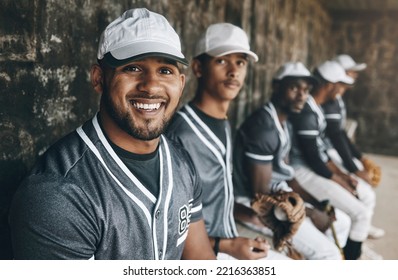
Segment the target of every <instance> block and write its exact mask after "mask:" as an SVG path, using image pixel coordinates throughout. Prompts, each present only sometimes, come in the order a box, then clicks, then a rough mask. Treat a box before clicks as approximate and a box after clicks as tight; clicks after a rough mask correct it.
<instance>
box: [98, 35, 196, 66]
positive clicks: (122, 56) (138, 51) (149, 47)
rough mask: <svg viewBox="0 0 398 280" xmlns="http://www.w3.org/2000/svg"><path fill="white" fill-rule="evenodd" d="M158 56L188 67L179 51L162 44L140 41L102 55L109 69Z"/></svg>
mask: <svg viewBox="0 0 398 280" xmlns="http://www.w3.org/2000/svg"><path fill="white" fill-rule="evenodd" d="M151 56H158V57H164V58H167V59H171V60H175V61H177V62H180V63H182V64H184V65H188V64H189V62H188V60H187V59H186V58H185V57H184V55H183V54H182V53H181V51H180V50H178V49H176V48H175V47H172V46H170V45H169V44H165V43H162V42H156V41H141V42H136V43H133V44H130V45H127V46H124V47H121V48H118V49H115V50H112V51H110V52H108V53H106V54H105V55H104V60H105V62H106V63H107V64H108V65H109V66H111V67H118V66H121V65H124V64H126V63H128V62H130V61H135V60H138V59H142V58H146V57H151Z"/></svg>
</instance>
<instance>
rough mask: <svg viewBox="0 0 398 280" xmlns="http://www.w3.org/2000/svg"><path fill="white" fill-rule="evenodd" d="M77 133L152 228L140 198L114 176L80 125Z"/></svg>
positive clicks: (149, 216) (149, 215)
mask: <svg viewBox="0 0 398 280" xmlns="http://www.w3.org/2000/svg"><path fill="white" fill-rule="evenodd" d="M76 132H77V134H79V136H80V138H82V139H83V141H84V142H85V143H86V144H87V146H88V147H89V148H90V150H91V151H92V152H93V153H94V154H95V156H96V157H97V158H98V160H99V161H100V162H101V164H102V165H103V166H104V168H105V170H106V171H107V172H108V173H109V175H110V176H111V177H112V178H113V179H114V180H115V182H116V183H117V184H118V185H119V187H120V188H121V189H122V190H123V191H124V192H125V193H126V194H127V195H128V197H130V198H131V200H133V201H134V202H135V203H136V204H137V205H138V206H139V207H140V208H141V210H142V211H143V212H144V214H145V217H146V219H147V222H148V224H149V227H150V228H152V222H151V221H152V217H151V214H150V213H149V211H148V209H147V208H146V207H145V205H144V204H143V203H142V201H141V200H139V199H138V198H137V197H136V196H135V195H134V194H132V193H131V192H130V191H129V190H128V189H126V188H125V187H124V186H123V184H122V183H120V181H119V180H118V179H117V178H116V176H115V175H113V173H112V172H111V171H110V170H109V168H108V166H107V165H106V163H105V161H104V159H103V158H102V157H101V155H100V152H99V151H98V149H97V148H96V147H95V146H94V144H93V142H91V140H90V139H89V138H88V136H87V135H86V133H85V132H84V131H83V128H82V127H79V128H77V129H76Z"/></svg>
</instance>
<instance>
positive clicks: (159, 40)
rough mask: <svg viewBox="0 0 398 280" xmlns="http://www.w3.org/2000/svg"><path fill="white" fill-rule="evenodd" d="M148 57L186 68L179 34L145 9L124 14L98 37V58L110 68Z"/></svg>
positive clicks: (164, 20)
mask: <svg viewBox="0 0 398 280" xmlns="http://www.w3.org/2000/svg"><path fill="white" fill-rule="evenodd" d="M148 56H160V57H165V58H168V59H172V60H175V61H178V62H181V63H182V64H184V65H188V61H187V60H186V59H185V56H184V55H183V54H182V52H181V42H180V38H179V36H178V34H177V33H176V32H175V30H174V29H173V27H171V25H170V24H169V22H168V21H167V20H166V18H165V17H163V16H162V15H160V14H157V13H154V12H151V11H149V10H147V9H144V8H140V9H131V10H127V11H125V12H124V13H123V14H122V15H121V16H120V17H119V18H117V19H116V20H114V21H113V22H111V23H110V24H109V25H108V26H107V27H106V29H105V30H104V32H103V33H102V34H101V38H100V41H99V46H98V53H97V58H98V60H101V59H104V61H105V62H106V64H108V65H109V66H111V67H117V66H121V65H123V64H126V63H128V62H129V61H133V60H137V59H141V58H144V57H148Z"/></svg>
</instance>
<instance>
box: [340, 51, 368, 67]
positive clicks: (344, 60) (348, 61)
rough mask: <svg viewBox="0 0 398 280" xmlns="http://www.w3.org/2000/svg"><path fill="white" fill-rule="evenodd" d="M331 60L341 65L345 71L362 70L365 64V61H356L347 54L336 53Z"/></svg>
mask: <svg viewBox="0 0 398 280" xmlns="http://www.w3.org/2000/svg"><path fill="white" fill-rule="evenodd" d="M333 60H334V61H336V62H338V63H339V64H340V65H341V66H343V68H344V70H346V71H362V70H364V69H365V68H366V66H367V65H366V63H356V62H355V61H354V59H352V57H351V56H349V55H348V54H340V55H337V56H336V57H335V58H333Z"/></svg>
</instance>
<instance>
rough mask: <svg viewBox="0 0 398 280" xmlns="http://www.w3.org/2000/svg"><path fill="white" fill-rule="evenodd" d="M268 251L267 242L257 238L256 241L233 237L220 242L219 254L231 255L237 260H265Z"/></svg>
mask: <svg viewBox="0 0 398 280" xmlns="http://www.w3.org/2000/svg"><path fill="white" fill-rule="evenodd" d="M269 249H270V245H269V244H268V241H267V240H265V239H263V238H259V237H257V238H256V239H249V238H245V237H235V238H226V239H221V240H220V252H223V253H226V254H228V255H231V256H233V257H234V258H237V259H238V260H257V259H261V258H265V257H267V255H268V250H269Z"/></svg>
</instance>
